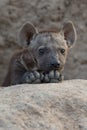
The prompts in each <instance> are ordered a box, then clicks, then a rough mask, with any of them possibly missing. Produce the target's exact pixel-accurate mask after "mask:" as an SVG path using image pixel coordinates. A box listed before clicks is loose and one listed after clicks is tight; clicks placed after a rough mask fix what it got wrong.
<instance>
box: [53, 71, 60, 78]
mask: <svg viewBox="0 0 87 130" xmlns="http://www.w3.org/2000/svg"><path fill="white" fill-rule="evenodd" d="M54 75H55V79H57V80H58V79H59V77H60V73H59V72H58V71H55V72H54Z"/></svg>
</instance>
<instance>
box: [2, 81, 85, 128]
mask: <svg viewBox="0 0 87 130" xmlns="http://www.w3.org/2000/svg"><path fill="white" fill-rule="evenodd" d="M0 130H87V80H70V81H64V82H62V83H58V84H55V83H53V84H39V85H38V84H33V85H30V84H24V85H17V86H12V87H7V88H0Z"/></svg>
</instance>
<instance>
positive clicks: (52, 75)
mask: <svg viewBox="0 0 87 130" xmlns="http://www.w3.org/2000/svg"><path fill="white" fill-rule="evenodd" d="M49 78H50V79H53V78H54V71H53V70H52V71H50V72H49Z"/></svg>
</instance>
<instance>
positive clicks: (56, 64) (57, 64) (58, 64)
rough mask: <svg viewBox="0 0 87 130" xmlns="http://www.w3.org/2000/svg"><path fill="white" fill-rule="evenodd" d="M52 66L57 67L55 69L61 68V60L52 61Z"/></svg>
mask: <svg viewBox="0 0 87 130" xmlns="http://www.w3.org/2000/svg"><path fill="white" fill-rule="evenodd" d="M51 67H52V68H55V69H56V68H59V67H60V62H59V61H58V62H57V61H52V62H51Z"/></svg>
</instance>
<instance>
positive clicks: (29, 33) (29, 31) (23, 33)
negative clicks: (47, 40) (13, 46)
mask: <svg viewBox="0 0 87 130" xmlns="http://www.w3.org/2000/svg"><path fill="white" fill-rule="evenodd" d="M36 33H38V31H37V29H36V28H35V27H34V25H33V24H31V23H26V24H24V25H23V27H22V28H21V30H20V32H19V44H20V45H21V46H22V47H27V46H28V45H29V44H30V40H31V38H32V37H33V35H34V34H36Z"/></svg>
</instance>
